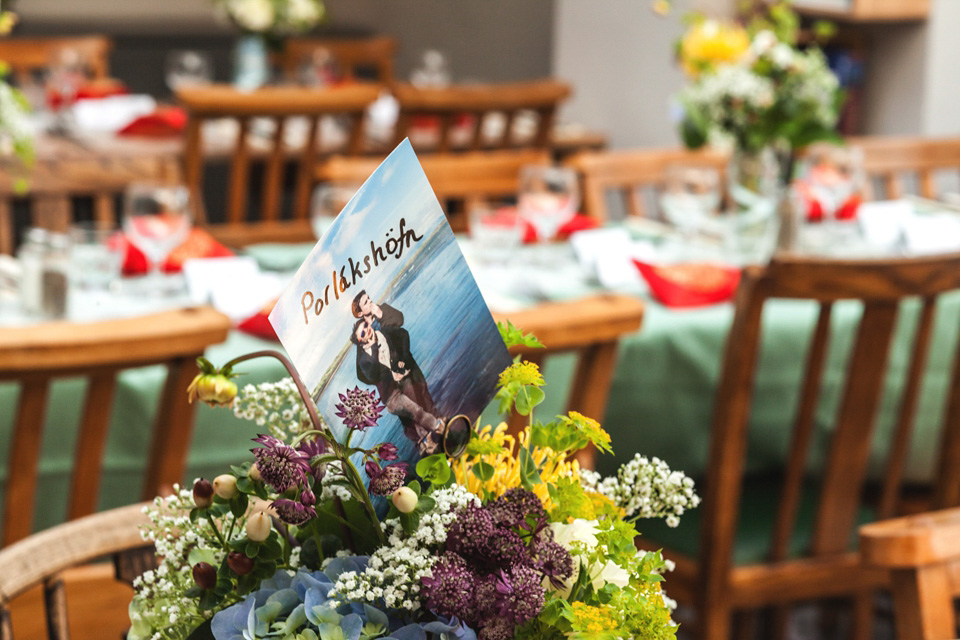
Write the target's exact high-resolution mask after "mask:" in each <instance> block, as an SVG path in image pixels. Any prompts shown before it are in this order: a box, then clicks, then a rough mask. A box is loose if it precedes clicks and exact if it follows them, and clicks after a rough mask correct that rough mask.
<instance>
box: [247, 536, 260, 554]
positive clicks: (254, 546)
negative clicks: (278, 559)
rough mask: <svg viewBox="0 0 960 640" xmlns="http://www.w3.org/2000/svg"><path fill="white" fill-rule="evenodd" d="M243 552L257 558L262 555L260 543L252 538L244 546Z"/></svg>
mask: <svg viewBox="0 0 960 640" xmlns="http://www.w3.org/2000/svg"><path fill="white" fill-rule="evenodd" d="M243 553H244V554H246V556H247V557H248V558H256V557H257V556H258V555H260V543H259V542H254V541H253V540H251V541H250V542H248V543H247V545H246V546H245V547H244V548H243Z"/></svg>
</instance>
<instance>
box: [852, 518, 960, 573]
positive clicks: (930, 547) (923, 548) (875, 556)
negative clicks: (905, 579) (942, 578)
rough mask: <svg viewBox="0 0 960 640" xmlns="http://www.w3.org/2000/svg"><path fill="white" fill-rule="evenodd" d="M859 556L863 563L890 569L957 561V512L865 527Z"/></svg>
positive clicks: (959, 541)
mask: <svg viewBox="0 0 960 640" xmlns="http://www.w3.org/2000/svg"><path fill="white" fill-rule="evenodd" d="M860 554H861V558H862V560H863V562H864V563H866V564H868V565H872V566H876V567H885V568H890V569H899V568H907V567H920V566H925V565H931V564H942V563H945V562H949V561H951V560H960V508H954V509H944V510H942V511H932V512H929V513H922V514H918V515H914V516H905V517H902V518H892V519H890V520H882V521H880V522H873V523H870V524H866V525H864V526H862V527H860Z"/></svg>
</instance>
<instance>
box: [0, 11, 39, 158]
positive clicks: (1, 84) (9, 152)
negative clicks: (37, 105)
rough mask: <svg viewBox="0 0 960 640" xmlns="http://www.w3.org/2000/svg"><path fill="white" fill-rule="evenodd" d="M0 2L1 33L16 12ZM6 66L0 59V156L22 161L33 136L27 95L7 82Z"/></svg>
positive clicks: (6, 30)
mask: <svg viewBox="0 0 960 640" xmlns="http://www.w3.org/2000/svg"><path fill="white" fill-rule="evenodd" d="M2 4H3V3H2V2H0V36H4V35H6V34H8V33H10V30H11V29H12V28H13V25H14V24H15V23H16V15H15V14H13V13H11V12H10V11H4V10H3V8H2ZM9 72H10V69H9V66H8V65H7V64H6V63H5V62H3V61H2V60H0V159H2V158H6V157H10V156H15V157H17V158H18V159H19V160H20V161H21V162H23V163H24V164H29V162H30V160H31V158H32V157H33V138H32V137H31V135H30V129H29V127H28V126H27V114H28V113H29V112H30V106H29V104H28V103H27V99H26V97H25V96H24V95H23V94H22V93H21V92H20V91H18V90H17V89H15V88H14V87H13V86H11V85H10V83H8V82H7V81H6V76H7V74H8V73H9Z"/></svg>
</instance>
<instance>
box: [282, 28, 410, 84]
mask: <svg viewBox="0 0 960 640" xmlns="http://www.w3.org/2000/svg"><path fill="white" fill-rule="evenodd" d="M317 51H326V52H328V53H329V54H330V56H331V57H332V58H333V60H334V61H336V63H337V64H338V65H339V66H340V68H341V70H342V71H343V74H344V77H345V79H347V80H352V79H356V78H363V79H367V80H375V81H377V82H381V83H384V84H387V83H390V82H393V67H394V64H393V62H394V57H395V56H396V53H397V39H396V38H393V37H391V36H373V37H369V38H306V37H298V38H289V39H287V41H286V42H285V43H284V48H283V51H282V52H281V53H280V54H279V55H278V63H279V66H280V69H281V70H282V71H283V74H284V76H285V77H286V78H289V79H296V76H297V71H298V69H299V67H300V65H301V64H303V61H304V60H306V59H308V58H309V57H310V56H312V55H314V53H315V52H317Z"/></svg>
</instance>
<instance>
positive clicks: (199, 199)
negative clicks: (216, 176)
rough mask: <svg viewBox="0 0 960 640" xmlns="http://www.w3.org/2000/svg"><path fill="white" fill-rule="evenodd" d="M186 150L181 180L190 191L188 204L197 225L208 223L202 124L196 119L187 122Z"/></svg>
mask: <svg viewBox="0 0 960 640" xmlns="http://www.w3.org/2000/svg"><path fill="white" fill-rule="evenodd" d="M185 146H186V149H185V150H184V152H183V178H184V180H186V182H187V187H188V188H189V189H190V202H191V204H192V205H193V211H194V214H193V215H194V218H195V220H196V222H197V223H198V224H204V223H207V222H208V221H209V219H208V216H207V210H206V207H205V206H204V200H203V174H204V170H203V164H204V160H203V122H202V121H201V120H198V119H196V118H191V119H190V120H188V121H187V131H186V135H185Z"/></svg>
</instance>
